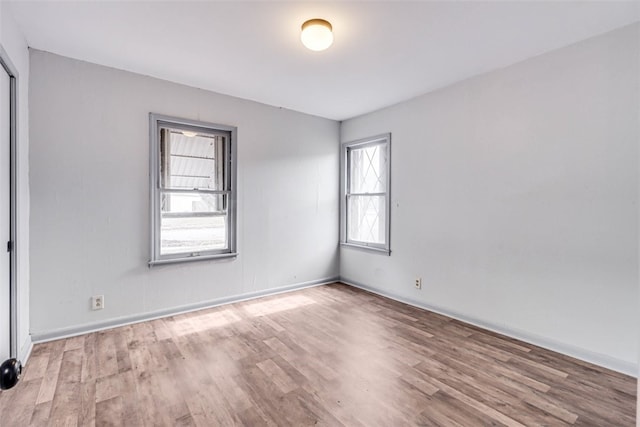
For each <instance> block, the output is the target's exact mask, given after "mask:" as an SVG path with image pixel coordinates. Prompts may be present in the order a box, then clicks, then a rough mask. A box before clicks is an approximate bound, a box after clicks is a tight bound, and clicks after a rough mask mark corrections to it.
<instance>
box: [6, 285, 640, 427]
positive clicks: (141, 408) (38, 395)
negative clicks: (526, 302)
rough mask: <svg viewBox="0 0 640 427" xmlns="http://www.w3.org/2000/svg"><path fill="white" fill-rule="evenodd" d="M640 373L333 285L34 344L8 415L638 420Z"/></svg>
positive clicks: (428, 421) (414, 421) (382, 422)
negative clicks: (629, 373) (618, 369)
mask: <svg viewBox="0 0 640 427" xmlns="http://www.w3.org/2000/svg"><path fill="white" fill-rule="evenodd" d="M635 401H636V381H635V379H634V378H631V377H628V376H625V375H622V374H619V373H616V372H612V371H609V370H606V369H603V368H600V367H597V366H594V365H591V364H588V363H585V362H582V361H578V360H575V359H572V358H570V357H567V356H563V355H560V354H557V353H553V352H551V351H547V350H544V349H541V348H538V347H535V346H533V345H529V344H526V343H523V342H520V341H517V340H514V339H510V338H507V337H504V336H501V335H498V334H494V333H491V332H487V331H485V330H482V329H479V328H476V327H473V326H470V325H467V324H464V323H461V322H458V321H456V320H452V319H449V318H447V317H444V316H441V315H438V314H435V313H431V312H428V311H424V310H420V309H417V308H414V307H410V306H407V305H404V304H401V303H398V302H395V301H392V300H388V299H385V298H382V297H379V296H376V295H373V294H370V293H367V292H364V291H361V290H358V289H355V288H352V287H349V286H346V285H342V284H334V285H328V286H320V287H315V288H310V289H305V290H301V291H297V292H292V293H287V294H281V295H276V296H272V297H266V298H262V299H259V300H252V301H246V302H242V303H237V304H232V305H226V306H221V307H217V308H213V309H208V310H202V311H198V312H194V313H189V314H184V315H178V316H173V317H168V318H164V319H159V320H154V321H149V322H144V323H139V324H135V325H130V326H124V327H120V328H115V329H111V330H108V331H102V332H96V333H91V334H87V335H84V336H79V337H75V338H69V339H65V340H59V341H52V342H48V343H43V344H37V345H36V346H35V347H34V349H33V353H32V356H31V358H30V360H29V363H28V365H27V366H26V368H25V371H24V375H23V379H22V381H21V382H20V383H19V385H18V386H16V387H15V388H14V389H12V390H10V391H5V392H1V393H0V425H2V426H27V425H34V426H40V425H42V426H45V425H51V426H74V425H82V426H86V425H98V426H109V425H114V426H145V425H146V426H159V425H167V426H190V425H196V426H218V425H219V426H232V425H246V426H262V425H267V426H305V425H326V426H341V425H345V426H404V425H426V426H464V427H468V426H488V425H506V426H522V425H526V426H541V425H547V426H566V425H574V426H634V425H635Z"/></svg>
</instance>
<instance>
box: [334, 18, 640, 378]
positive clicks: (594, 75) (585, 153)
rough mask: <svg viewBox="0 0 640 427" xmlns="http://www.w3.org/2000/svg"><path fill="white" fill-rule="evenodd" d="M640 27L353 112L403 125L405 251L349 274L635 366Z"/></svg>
mask: <svg viewBox="0 0 640 427" xmlns="http://www.w3.org/2000/svg"><path fill="white" fill-rule="evenodd" d="M639 29H640V26H639V25H638V24H635V25H633V26H629V27H625V28H623V29H620V30H616V31H614V32H611V33H608V34H605V35H602V36H599V37H596V38H593V39H589V40H586V41H584V42H581V43H578V44H575V45H572V46H569V47H566V48H563V49H560V50H557V51H553V52H550V53H547V54H544V55H541V56H539V57H535V58H532V59H530V60H527V61H524V62H521V63H518V64H515V65H513V66H510V67H507V68H505V69H502V70H498V71H495V72H491V73H488V74H485V75H482V76H478V77H476V78H472V79H470V80H467V81H464V82H461V83H459V84H456V85H453V86H451V87H448V88H445V89H442V90H439V91H437V92H433V93H430V94H427V95H424V96H421V97H418V98H416V99H413V100H410V101H408V102H404V103H401V104H398V105H395V106H392V107H389V108H386V109H384V110H381V111H378V112H374V113H372V114H368V115H365V116H362V117H358V118H355V119H352V120H347V121H345V122H344V123H343V125H342V128H341V140H342V141H343V142H346V141H351V140H355V139H359V138H363V137H367V136H372V135H378V134H381V133H384V132H391V133H392V211H391V215H392V216H391V250H392V254H391V256H389V257H388V256H384V255H379V254H372V253H367V252H363V251H361V250H354V249H352V248H342V249H341V255H340V256H341V271H340V273H341V276H342V277H343V278H344V279H345V280H347V281H348V282H352V283H355V284H361V285H367V286H369V287H371V288H373V289H375V290H376V291H378V292H381V293H384V294H388V295H393V296H395V297H398V298H401V299H404V300H408V301H412V302H414V303H417V304H420V305H423V306H430V307H435V308H436V309H438V310H440V311H443V312H446V313H450V314H454V315H456V316H458V317H461V318H465V319H468V320H472V321H474V322H476V323H478V324H481V325H485V326H489V327H491V328H493V329H496V330H502V331H507V332H508V333H510V334H511V335H515V336H520V337H523V338H525V339H527V340H529V341H533V342H537V343H539V344H543V345H545V346H547V347H551V348H555V349H558V350H561V351H564V352H566V353H570V354H574V355H577V356H579V357H582V358H586V359H589V360H592V361H596V362H598V363H602V364H604V365H607V366H610V367H613V368H616V369H620V370H624V371H626V372H629V373H631V374H632V375H636V374H637V369H636V366H637V363H638V332H637V324H638V315H637V313H638V140H639V135H640V132H639V128H638V117H639V113H640V111H639V105H640V96H639V92H640V90H639V79H638V76H639V75H640V69H639V59H640V58H639V56H638V55H639V53H638V52H639V47H640V46H639V42H638V40H639V35H640V30H639ZM419 276H420V277H422V278H423V282H422V283H423V289H422V290H415V289H414V288H413V279H414V277H419Z"/></svg>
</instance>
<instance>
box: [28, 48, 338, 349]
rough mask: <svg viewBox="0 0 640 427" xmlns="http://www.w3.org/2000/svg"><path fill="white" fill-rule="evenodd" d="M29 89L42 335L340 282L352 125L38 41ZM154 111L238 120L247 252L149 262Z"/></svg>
mask: <svg viewBox="0 0 640 427" xmlns="http://www.w3.org/2000/svg"><path fill="white" fill-rule="evenodd" d="M30 89H31V93H30V103H31V105H30V106H31V151H30V155H31V195H32V215H31V230H32V233H31V265H32V269H31V304H32V305H31V331H32V333H33V334H34V338H35V339H38V338H43V337H46V336H54V335H60V334H63V333H65V332H73V331H76V330H78V329H82V328H89V327H92V326H95V325H100V324H105V322H111V321H118V320H119V321H126V320H127V319H131V318H132V317H136V316H139V315H141V314H144V313H161V312H163V311H164V310H173V309H176V308H180V307H189V306H191V305H193V304H201V303H202V302H206V301H214V300H220V299H226V298H229V297H234V296H241V295H245V294H252V293H259V292H261V291H266V290H277V289H278V288H282V287H285V286H289V285H296V284H303V283H308V282H317V281H322V280H327V279H331V278H335V277H337V275H338V249H337V237H336V236H337V235H338V195H337V191H336V190H337V188H338V148H339V147H338V144H337V143H336V142H337V141H338V139H339V123H337V122H335V121H332V120H327V119H322V118H318V117H313V116H309V115H305V114H301V113H296V112H292V111H288V110H284V109H279V108H276V107H270V106H266V105H263V104H258V103H255V102H251V101H246V100H241V99H238V98H232V97H228V96H223V95H218V94H215V93H211V92H207V91H204V90H199V89H195V88H191V87H186V86H182V85H178V84H173V83H169V82H166V81H162V80H157V79H154V78H150V77H146V76H142V75H137V74H132V73H128V72H123V71H118V70H115V69H111V68H106V67H103V66H98V65H93V64H89V63H86V62H81V61H77V60H73V59H69V58H64V57H60V56H56V55H53V54H49V53H45V52H41V51H36V50H32V51H31V88H30ZM149 112H155V113H161V114H167V115H173V116H178V117H184V118H188V119H196V120H202V121H208V122H213V123H219V124H225V125H232V126H237V127H238V183H239V185H238V197H239V199H238V208H239V210H238V223H239V227H238V251H239V253H240V255H239V256H238V257H237V259H234V260H225V261H213V262H212V261H206V262H195V263H187V264H180V265H168V266H161V267H154V268H152V269H149V268H148V267H147V261H148V260H149V225H148V224H149V201H148V200H149V188H148V187H149V182H148V173H149V165H148V162H149V138H148V114H149ZM97 294H104V296H105V309H104V310H101V311H91V310H90V307H89V298H90V296H91V295H97Z"/></svg>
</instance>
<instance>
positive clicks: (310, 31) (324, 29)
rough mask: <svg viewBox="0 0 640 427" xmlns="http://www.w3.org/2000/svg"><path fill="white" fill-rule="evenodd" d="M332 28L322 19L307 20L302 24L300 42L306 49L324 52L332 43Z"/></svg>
mask: <svg viewBox="0 0 640 427" xmlns="http://www.w3.org/2000/svg"><path fill="white" fill-rule="evenodd" d="M332 30H333V27H331V24H330V23H329V21H325V20H324V19H309V20H308V21H306V22H305V23H304V24H302V34H301V35H300V40H302V44H303V45H305V46H306V47H307V49H311V50H315V51H316V52H318V51H321V50H325V49H326V48H328V47H329V46H331V44H332V43H333V32H332Z"/></svg>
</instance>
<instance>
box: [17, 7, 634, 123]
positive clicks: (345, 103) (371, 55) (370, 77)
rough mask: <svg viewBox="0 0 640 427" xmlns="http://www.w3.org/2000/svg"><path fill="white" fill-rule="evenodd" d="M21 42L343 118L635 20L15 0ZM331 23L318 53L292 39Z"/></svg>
mask: <svg viewBox="0 0 640 427" xmlns="http://www.w3.org/2000/svg"><path fill="white" fill-rule="evenodd" d="M9 8H10V9H11V11H12V14H13V16H14V18H15V19H16V21H17V22H18V25H19V26H20V27H21V28H22V30H23V32H24V34H25V36H26V38H27V42H28V44H29V46H31V47H34V48H36V49H41V50H46V51H49V52H53V53H57V54H60V55H65V56H69V57H72V58H78V59H82V60H86V61H89V62H94V63H97V64H102V65H107V66H111V67H115V68H119V69H123V70H128V71H133V72H136V73H141V74H146V75H150V76H154V77H158V78H162V79H166V80H170V81H174V82H179V83H183V84H187V85H191V86H196V87H200V88H204V89H209V90H212V91H214V92H219V93H224V94H228V95H233V96H238V97H241V98H246V99H251V100H255V101H259V102H263V103H265V104H270V105H275V106H279V107H285V108H289V109H292V110H297V111H302V112H305V113H309V114H314V115H318V116H323V117H327V118H331V119H337V120H343V119H346V118H350V117H353V116H356V115H360V114H363V113H366V112H369V111H373V110H376V109H379V108H381V107H385V106H388V105H391V104H394V103H397V102H400V101H403V100H405V99H408V98H412V97H414V96H417V95H420V94H423V93H426V92H429V91H432V90H434V89H437V88H440V87H443V86H446V85H448V84H451V83H453V82H456V81H459V80H462V79H465V78H468V77H471V76H474V75H477V74H480V73H484V72H487V71H490V70H493V69H496V68H500V67H504V66H506V65H509V64H512V63H514V62H518V61H521V60H523V59H526V58H529V57H531V56H534V55H538V54H541V53H543V52H546V51H549V50H552V49H556V48H559V47H563V46H566V45H569V44H571V43H574V42H576V41H579V40H583V39H585V38H588V37H591V36H594V35H597V34H600V33H603V32H606V31H609V30H611V29H614V28H617V27H621V26H624V25H627V24H630V23H632V22H636V21H638V20H640V3H638V2H635V1H633V2H613V1H604V2H579V1H558V2H551V1H545V2H541V1H533V2H515V1H514V2H508V1H502V2H480V1H473V2H452V1H434V2H399V1H392V2H362V1H359V2H308V1H303V2H269V1H261V2H241V1H235V2H217V1H215V2H214V1H199V2H186V1H144V2H134V1H120V2H114V1H97V0H92V1H81V2H59V1H44V2H35V1H15V2H11V4H10V5H9ZM310 18H324V19H327V20H329V21H330V22H331V23H332V24H333V28H334V36H335V42H334V44H333V46H332V47H331V48H329V49H328V50H326V51H324V52H312V51H310V50H307V49H305V48H304V47H303V46H302V44H301V43H300V36H299V33H300V25H301V24H302V22H304V21H305V20H307V19H310Z"/></svg>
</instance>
